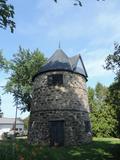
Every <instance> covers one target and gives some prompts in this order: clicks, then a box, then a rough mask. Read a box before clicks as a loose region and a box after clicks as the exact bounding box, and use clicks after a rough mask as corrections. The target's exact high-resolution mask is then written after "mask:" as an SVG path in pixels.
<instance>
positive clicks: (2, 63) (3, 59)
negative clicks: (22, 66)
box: [0, 50, 7, 70]
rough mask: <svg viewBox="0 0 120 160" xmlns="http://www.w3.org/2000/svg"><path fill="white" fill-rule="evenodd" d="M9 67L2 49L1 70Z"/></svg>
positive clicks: (0, 53) (0, 56)
mask: <svg viewBox="0 0 120 160" xmlns="http://www.w3.org/2000/svg"><path fill="white" fill-rule="evenodd" d="M6 67H7V60H6V59H5V58H4V57H3V55H2V51H1V50H0V70H2V69H6Z"/></svg>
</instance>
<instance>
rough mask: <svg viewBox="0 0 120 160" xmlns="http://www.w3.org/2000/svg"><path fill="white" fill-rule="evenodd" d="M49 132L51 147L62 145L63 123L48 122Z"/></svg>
mask: <svg viewBox="0 0 120 160" xmlns="http://www.w3.org/2000/svg"><path fill="white" fill-rule="evenodd" d="M49 132H50V133H49V134H50V145H51V146H63V145H64V121H62V120H61V121H60V120H58V121H49Z"/></svg>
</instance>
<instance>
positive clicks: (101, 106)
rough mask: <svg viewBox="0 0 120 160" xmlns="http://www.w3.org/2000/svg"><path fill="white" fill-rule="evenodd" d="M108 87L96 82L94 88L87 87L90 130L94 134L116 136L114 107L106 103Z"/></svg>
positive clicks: (116, 122)
mask: <svg viewBox="0 0 120 160" xmlns="http://www.w3.org/2000/svg"><path fill="white" fill-rule="evenodd" d="M107 95H108V88H107V87H105V86H103V85H102V84H100V83H97V85H96V87H95V89H93V88H90V87H89V88H88V99H89V105H90V106H91V107H92V109H91V115H90V116H91V122H92V131H93V135H94V136H98V137H110V136H115V137H116V136H117V130H116V125H117V124H118V121H117V117H116V112H115V110H114V108H113V107H112V106H111V105H109V104H108V103H106V97H107Z"/></svg>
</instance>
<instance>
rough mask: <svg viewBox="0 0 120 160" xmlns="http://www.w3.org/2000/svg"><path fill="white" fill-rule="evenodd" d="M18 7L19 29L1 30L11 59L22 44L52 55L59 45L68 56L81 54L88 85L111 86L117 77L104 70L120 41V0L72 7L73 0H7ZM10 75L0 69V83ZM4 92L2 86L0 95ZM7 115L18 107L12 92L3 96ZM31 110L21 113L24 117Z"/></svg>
mask: <svg viewBox="0 0 120 160" xmlns="http://www.w3.org/2000/svg"><path fill="white" fill-rule="evenodd" d="M8 1H9V2H10V3H11V4H13V5H14V7H15V22H16V29H15V32H14V34H11V33H10V31H9V29H7V30H2V29H0V49H2V51H3V53H4V56H5V57H6V58H8V59H11V58H12V55H13V54H14V53H16V52H17V50H18V47H19V45H21V46H22V47H23V48H26V49H27V48H29V49H30V50H34V49H36V48H39V50H40V51H42V52H43V53H44V54H45V56H46V57H48V58H49V57H50V56H51V55H52V54H53V52H54V51H55V50H56V49H57V48H58V43H59V41H60V42H61V48H62V49H63V50H64V51H65V53H66V54H67V55H68V56H73V55H75V54H78V53H80V54H81V56H82V58H83V61H84V63H85V67H86V70H87V72H88V76H89V78H88V82H87V85H88V86H92V87H94V86H95V85H96V83H97V82H101V83H103V84H104V85H107V86H108V85H109V84H111V83H112V81H113V79H114V74H113V73H112V72H111V71H109V72H108V71H105V70H104V69H103V65H104V61H105V57H106V56H107V55H108V54H110V53H112V52H113V50H114V42H119V41H120V5H119V0H106V1H105V2H102V1H101V2H98V1H96V0H84V1H83V2H84V3H83V7H78V6H73V3H72V0H59V2H58V4H56V3H54V2H53V0H35V1H33V0H29V1H28V0H26V1H24V0H20V1H18V0H8ZM6 78H7V75H6V74H4V73H1V72H0V86H1V85H5V83H6V81H7V79H6ZM2 93H3V91H2V89H0V94H2ZM1 97H2V106H1V108H2V110H3V112H4V116H6V117H14V115H15V107H13V106H14V105H13V99H12V96H11V95H10V94H5V95H2V96H1ZM26 115H28V113H25V114H22V115H21V114H20V112H18V116H20V117H22V118H23V117H25V116H26Z"/></svg>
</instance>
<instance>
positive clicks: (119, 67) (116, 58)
mask: <svg viewBox="0 0 120 160" xmlns="http://www.w3.org/2000/svg"><path fill="white" fill-rule="evenodd" d="M114 46H115V47H114V52H113V54H109V55H108V56H107V57H106V60H105V63H106V65H105V69H107V70H112V71H113V72H114V73H115V75H116V78H117V79H120V45H119V44H118V43H115V44H114Z"/></svg>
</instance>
